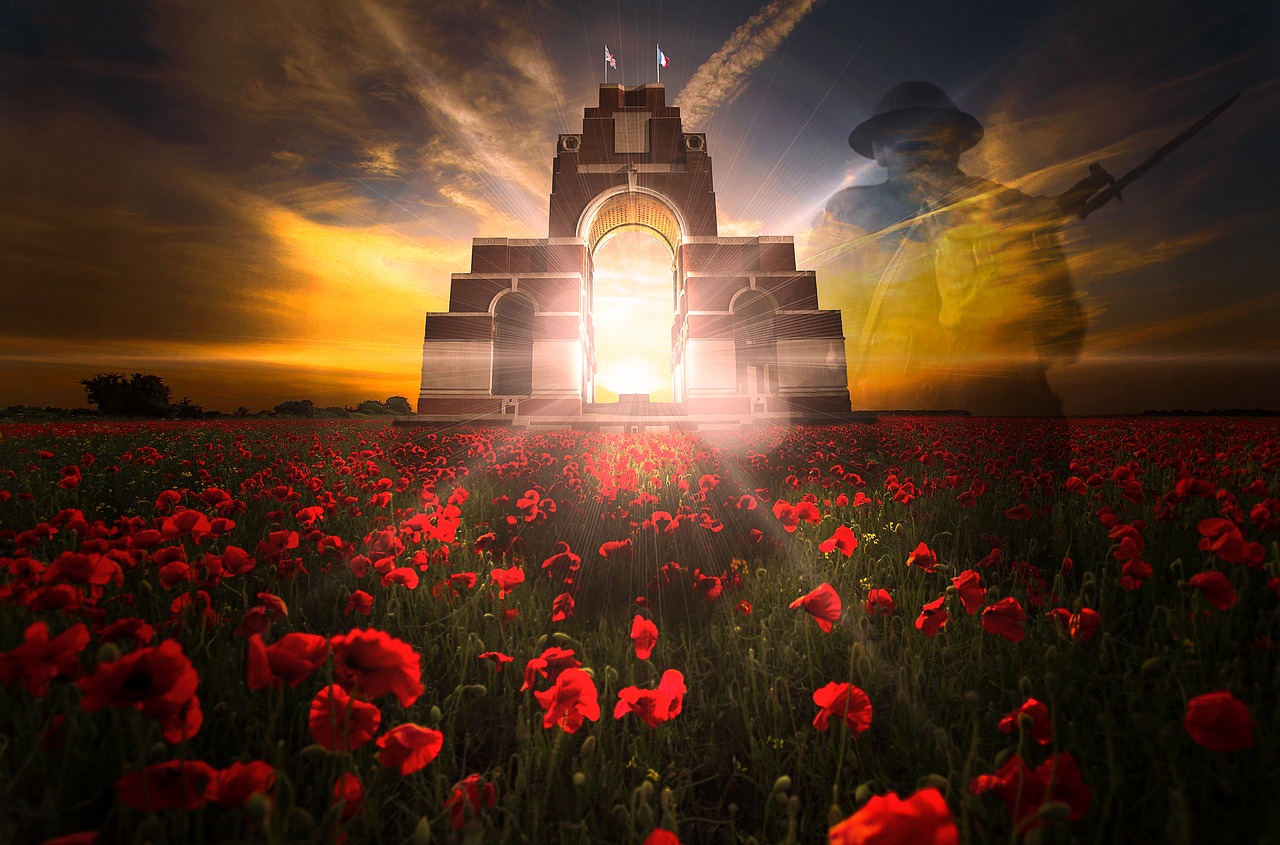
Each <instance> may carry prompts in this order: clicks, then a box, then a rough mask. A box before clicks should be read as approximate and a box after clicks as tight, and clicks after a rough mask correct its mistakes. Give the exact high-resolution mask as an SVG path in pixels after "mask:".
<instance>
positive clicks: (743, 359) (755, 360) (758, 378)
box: [729, 288, 778, 395]
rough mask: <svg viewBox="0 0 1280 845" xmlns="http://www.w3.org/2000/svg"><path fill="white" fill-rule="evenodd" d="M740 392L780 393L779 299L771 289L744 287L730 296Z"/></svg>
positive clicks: (753, 393) (754, 393)
mask: <svg viewBox="0 0 1280 845" xmlns="http://www.w3.org/2000/svg"><path fill="white" fill-rule="evenodd" d="M729 311H730V313H731V314H732V315H733V352H734V360H735V370H736V375H737V381H738V392H739V393H746V394H752V395H760V394H772V393H777V387H778V344H777V326H776V322H777V314H778V301H777V300H776V299H775V298H774V297H773V295H772V294H770V293H769V292H768V291H763V290H760V289H758V288H743V289H742V290H740V291H738V292H737V293H735V294H734V295H733V298H732V299H730V300H729Z"/></svg>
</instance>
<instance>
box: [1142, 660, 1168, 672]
mask: <svg viewBox="0 0 1280 845" xmlns="http://www.w3.org/2000/svg"><path fill="white" fill-rule="evenodd" d="M1163 666H1164V658H1163V657H1148V658H1147V659H1146V660H1144V661H1142V668H1141V669H1139V670H1138V671H1140V672H1141V673H1142V674H1144V675H1154V674H1155V673H1156V672H1159V671H1160V669H1161V667H1163Z"/></svg>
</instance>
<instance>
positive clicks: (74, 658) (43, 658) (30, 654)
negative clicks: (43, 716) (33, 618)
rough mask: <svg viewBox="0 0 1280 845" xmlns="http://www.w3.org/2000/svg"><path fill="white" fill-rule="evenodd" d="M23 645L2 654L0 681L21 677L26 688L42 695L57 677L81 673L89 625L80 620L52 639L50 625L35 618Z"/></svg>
mask: <svg viewBox="0 0 1280 845" xmlns="http://www.w3.org/2000/svg"><path fill="white" fill-rule="evenodd" d="M23 638H24V640H25V641H24V642H23V643H22V645H20V646H17V647H16V648H14V649H12V650H10V651H9V652H7V653H5V654H0V683H6V684H12V683H16V682H19V681H21V682H22V685H23V686H24V687H26V689H27V692H29V693H31V694H32V695H33V696H35V697H36V698H40V697H41V696H43V695H44V694H45V693H46V692H48V691H49V683H50V681H53V680H54V679H55V678H73V677H75V676H76V675H78V674H80V652H82V651H83V650H84V649H85V647H86V646H88V645H89V629H88V628H86V627H85V625H84V623H83V622H77V623H76V624H75V625H72V626H71V627H70V628H68V629H67V630H65V631H63V632H62V633H61V634H59V635H58V636H56V637H54V638H53V639H50V638H49V626H48V625H46V624H45V623H44V622H35V623H33V624H31V625H30V626H28V627H27V630H26V631H25V632H24V633H23Z"/></svg>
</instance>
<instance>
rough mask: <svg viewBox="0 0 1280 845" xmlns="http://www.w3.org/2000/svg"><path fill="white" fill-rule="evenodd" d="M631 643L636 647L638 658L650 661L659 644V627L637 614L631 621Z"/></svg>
mask: <svg viewBox="0 0 1280 845" xmlns="http://www.w3.org/2000/svg"><path fill="white" fill-rule="evenodd" d="M631 642H632V643H633V644H634V645H635V649H636V658H637V659H639V660H648V659H649V655H650V654H652V653H653V647H654V646H655V645H656V644H657V642H658V626H657V625H655V624H653V622H652V621H650V620H648V619H645V618H644V617H643V616H641V615H640V614H638V613H637V614H636V618H635V619H632V620H631Z"/></svg>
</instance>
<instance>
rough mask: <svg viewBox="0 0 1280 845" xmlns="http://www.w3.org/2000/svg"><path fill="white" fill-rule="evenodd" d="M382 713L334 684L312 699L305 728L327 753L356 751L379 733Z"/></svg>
mask: <svg viewBox="0 0 1280 845" xmlns="http://www.w3.org/2000/svg"><path fill="white" fill-rule="evenodd" d="M381 721H382V711H380V710H379V709H378V708H377V707H375V706H373V705H372V704H369V703H368V702H365V701H360V700H358V699H355V698H352V697H351V696H349V695H347V691H346V690H344V689H343V688H342V687H340V686H338V685H337V684H330V685H329V686H327V687H325V688H324V689H322V690H320V692H318V693H316V697H315V698H313V699H311V712H310V714H309V715H308V717H307V725H308V727H310V728H311V736H312V737H314V738H315V741H316V742H318V743H319V744H320V745H323V746H324V747H325V748H327V749H329V750H330V751H350V750H352V749H353V748H359V747H360V746H362V745H364V744H365V743H366V742H368V741H369V740H370V739H372V738H373V735H374V733H376V732H377V730H378V724H379V723H380V722H381Z"/></svg>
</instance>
